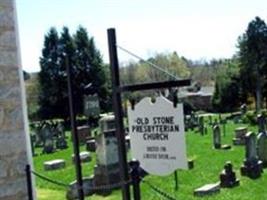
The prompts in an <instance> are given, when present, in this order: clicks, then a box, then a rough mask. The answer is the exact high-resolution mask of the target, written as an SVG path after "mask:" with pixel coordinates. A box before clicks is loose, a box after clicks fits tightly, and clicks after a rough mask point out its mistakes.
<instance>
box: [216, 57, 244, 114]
mask: <svg viewBox="0 0 267 200" xmlns="http://www.w3.org/2000/svg"><path fill="white" fill-rule="evenodd" d="M240 102H242V97H241V95H240V77H239V68H238V65H237V63H235V62H234V61H232V62H229V63H224V67H223V69H221V70H220V73H218V74H217V76H216V82H215V91H214V95H213V98H212V105H213V109H214V111H217V112H230V111H233V110H234V109H235V108H237V107H238V106H239V105H240Z"/></svg>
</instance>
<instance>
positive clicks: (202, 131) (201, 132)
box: [198, 116, 205, 135]
mask: <svg viewBox="0 0 267 200" xmlns="http://www.w3.org/2000/svg"><path fill="white" fill-rule="evenodd" d="M198 120H199V121H198V123H199V124H198V129H199V132H200V134H201V135H204V134H205V130H204V117H203V116H200V117H199V119H198Z"/></svg>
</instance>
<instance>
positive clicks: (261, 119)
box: [257, 114, 266, 133]
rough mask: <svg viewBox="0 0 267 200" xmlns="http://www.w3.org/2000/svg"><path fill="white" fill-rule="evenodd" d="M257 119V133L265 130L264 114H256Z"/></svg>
mask: <svg viewBox="0 0 267 200" xmlns="http://www.w3.org/2000/svg"><path fill="white" fill-rule="evenodd" d="M257 121H258V128H259V130H258V133H263V132H265V126H266V119H265V117H264V115H262V114H258V115H257Z"/></svg>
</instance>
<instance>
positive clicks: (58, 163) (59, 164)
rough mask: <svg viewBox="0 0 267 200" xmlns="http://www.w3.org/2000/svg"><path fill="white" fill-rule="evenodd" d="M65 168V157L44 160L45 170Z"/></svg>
mask: <svg viewBox="0 0 267 200" xmlns="http://www.w3.org/2000/svg"><path fill="white" fill-rule="evenodd" d="M62 168H65V160H63V159H56V160H50V161H46V162H44V170H45V171H49V170H56V169H62Z"/></svg>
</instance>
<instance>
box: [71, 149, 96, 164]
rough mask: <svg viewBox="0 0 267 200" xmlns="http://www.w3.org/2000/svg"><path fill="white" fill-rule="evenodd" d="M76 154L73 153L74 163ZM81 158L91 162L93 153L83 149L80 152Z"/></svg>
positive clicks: (82, 160)
mask: <svg viewBox="0 0 267 200" xmlns="http://www.w3.org/2000/svg"><path fill="white" fill-rule="evenodd" d="M74 159H75V157H74V154H72V162H73V163H74V161H75V160H74ZM80 159H81V162H82V163H86V162H90V161H91V160H92V157H91V154H90V152H88V151H82V152H80Z"/></svg>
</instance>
